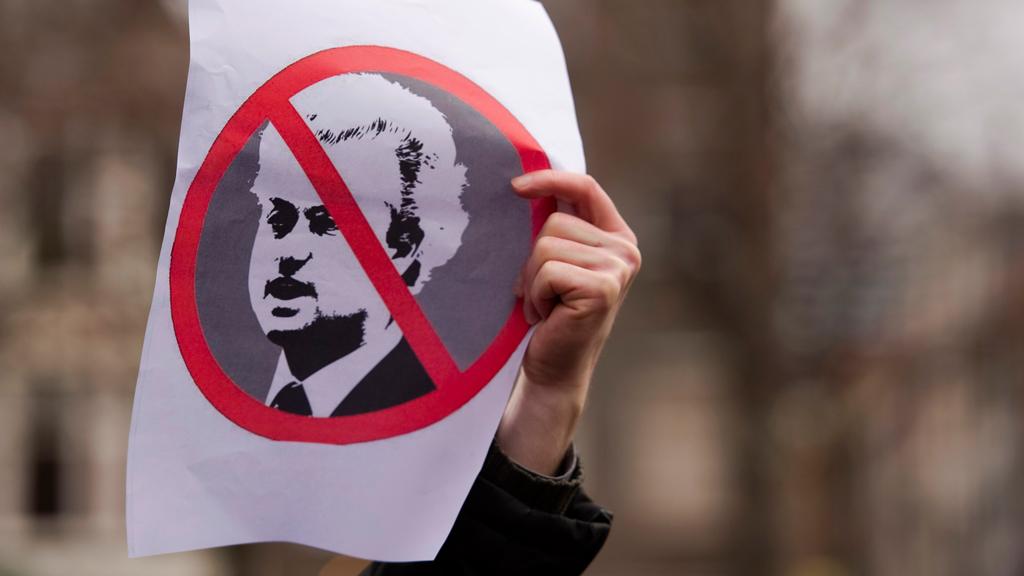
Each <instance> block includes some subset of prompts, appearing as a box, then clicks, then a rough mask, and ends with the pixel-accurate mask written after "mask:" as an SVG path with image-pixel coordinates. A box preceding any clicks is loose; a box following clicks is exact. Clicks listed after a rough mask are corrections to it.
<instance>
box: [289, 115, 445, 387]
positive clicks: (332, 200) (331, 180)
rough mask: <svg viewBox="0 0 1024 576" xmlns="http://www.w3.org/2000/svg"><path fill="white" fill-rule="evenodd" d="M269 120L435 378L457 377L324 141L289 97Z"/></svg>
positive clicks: (442, 383) (441, 382) (439, 382)
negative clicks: (324, 147)
mask: <svg viewBox="0 0 1024 576" xmlns="http://www.w3.org/2000/svg"><path fill="white" fill-rule="evenodd" d="M270 121H271V122H272V123H273V124H274V127H275V128H277V131H278V133H279V134H280V135H281V138H283V139H284V141H285V142H286V143H287V144H288V147H289V148H290V149H291V151H292V154H293V155H294V156H295V158H296V160H298V161H299V165H300V166H302V169H303V170H304V171H305V172H306V176H307V177H309V181H310V182H311V183H312V184H313V187H314V188H315V189H316V191H317V193H318V194H319V195H320V199H321V200H323V202H324V206H325V207H326V208H327V210H328V212H330V213H331V216H332V217H333V218H334V221H335V222H336V223H337V225H338V229H339V230H340V231H341V233H342V235H343V236H344V237H345V240H346V241H347V242H348V245H349V247H351V248H352V251H353V252H354V253H355V255H356V259H358V260H359V263H360V264H361V265H362V267H363V270H364V271H365V272H366V275H367V276H368V277H369V278H370V282H372V283H373V287H374V288H376V289H377V292H378V293H379V294H380V296H381V298H382V299H383V300H384V303H385V304H386V305H387V307H388V310H389V311H390V312H391V316H392V317H393V318H394V319H395V322H397V323H398V326H399V328H401V329H402V335H403V336H405V339H406V340H407V341H408V342H409V345H410V346H412V349H413V352H415V353H416V357H417V358H419V360H420V363H421V364H423V368H424V369H426V371H427V374H429V375H430V378H431V380H433V381H434V384H435V385H436V386H437V387H438V388H440V387H443V386H445V385H447V384H448V383H449V382H452V381H453V380H454V379H455V378H456V376H457V375H458V374H459V368H458V366H457V365H456V364H455V360H453V359H452V357H451V354H449V353H448V349H447V348H445V345H444V343H443V342H442V341H441V338H440V336H438V335H437V332H436V331H435V330H434V327H433V326H432V325H431V324H430V321H429V320H427V316H426V314H424V313H423V310H422V309H421V308H420V306H419V304H418V303H417V302H416V299H415V298H414V297H413V295H412V293H411V292H410V291H409V287H408V285H406V283H405V281H404V280H402V277H401V275H400V274H399V273H398V270H397V269H396V268H395V266H394V264H392V262H391V258H390V257H389V256H388V254H387V252H386V251H385V250H384V247H383V246H382V245H381V243H380V240H378V239H377V235H376V234H375V233H374V232H373V228H371V227H370V223H369V222H367V221H366V217H365V216H364V215H363V212H362V210H361V209H360V208H359V205H358V204H357V203H356V199H355V198H354V197H353V196H352V192H351V191H349V189H348V186H347V185H346V184H345V181H344V179H343V178H342V176H341V175H339V174H338V171H337V169H336V168H335V166H334V163H333V162H331V159H330V158H329V157H328V156H327V153H326V152H325V151H324V149H323V146H322V145H321V144H320V141H319V140H317V138H316V136H315V135H314V134H313V133H312V132H311V131H310V129H309V126H307V125H306V122H305V121H304V120H303V119H302V117H301V116H299V113H298V112H296V111H295V108H294V107H293V106H292V105H291V104H290V103H289V102H284V103H280V104H278V106H277V107H275V108H274V110H273V111H272V113H271V115H270Z"/></svg>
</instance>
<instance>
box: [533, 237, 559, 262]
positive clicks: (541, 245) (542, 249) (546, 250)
mask: <svg viewBox="0 0 1024 576" xmlns="http://www.w3.org/2000/svg"><path fill="white" fill-rule="evenodd" d="M557 247H558V239H557V238H556V237H554V236H541V237H540V238H538V239H537V245H536V247H535V248H534V253H535V254H536V255H537V256H538V257H539V258H542V259H547V257H548V256H550V255H551V253H553V252H554V251H555V249H556V248H557Z"/></svg>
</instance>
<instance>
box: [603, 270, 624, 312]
mask: <svg viewBox="0 0 1024 576" xmlns="http://www.w3.org/2000/svg"><path fill="white" fill-rule="evenodd" d="M597 292H598V296H599V302H600V303H601V305H602V306H603V307H604V308H612V307H613V306H614V305H615V303H616V302H618V301H619V294H620V293H621V292H622V285H621V284H620V283H619V279H618V278H616V277H615V276H614V275H612V274H600V275H598V282H597Z"/></svg>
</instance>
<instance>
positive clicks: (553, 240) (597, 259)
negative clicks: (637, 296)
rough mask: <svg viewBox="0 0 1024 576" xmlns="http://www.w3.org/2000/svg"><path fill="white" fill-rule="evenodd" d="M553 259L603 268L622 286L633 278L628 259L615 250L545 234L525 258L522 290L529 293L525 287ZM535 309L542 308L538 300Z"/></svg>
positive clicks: (603, 270)
mask: <svg viewBox="0 0 1024 576" xmlns="http://www.w3.org/2000/svg"><path fill="white" fill-rule="evenodd" d="M552 260H556V261H559V262H565V263H566V264H572V265H573V266H577V267H579V268H585V269H587V270H595V271H602V272H606V273H608V274H612V275H614V276H615V277H616V278H618V279H619V282H620V283H621V284H622V285H623V286H627V285H628V284H629V283H630V281H631V280H632V274H633V273H632V270H631V268H630V266H629V265H628V264H627V262H626V261H625V260H623V259H622V258H620V257H619V256H618V255H617V254H616V253H615V252H614V251H612V250H608V249H605V248H595V247H593V246H588V245H586V244H580V243H579V242H574V241H572V240H567V239H565V238H559V237H557V236H543V237H541V238H540V239H539V240H538V241H537V244H536V246H534V248H533V251H532V252H531V253H530V257H529V258H528V259H527V261H526V267H525V268H524V269H523V273H522V278H523V280H522V282H523V284H522V286H521V287H520V291H521V292H523V291H525V292H528V290H527V289H526V288H525V287H527V286H531V285H532V284H533V282H534V281H535V278H536V276H537V272H538V271H539V270H540V268H541V267H542V266H543V265H544V264H545V263H546V262H550V261H552ZM533 305H534V308H536V309H538V310H539V306H538V305H537V303H536V302H534V303H533Z"/></svg>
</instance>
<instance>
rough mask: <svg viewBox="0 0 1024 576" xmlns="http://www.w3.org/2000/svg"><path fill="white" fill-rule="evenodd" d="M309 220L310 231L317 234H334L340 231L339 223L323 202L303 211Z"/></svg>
mask: <svg viewBox="0 0 1024 576" xmlns="http://www.w3.org/2000/svg"><path fill="white" fill-rule="evenodd" d="M303 214H304V215H305V216H306V219H307V220H309V231H310V232H312V233H313V234H316V235H317V236H334V235H335V234H336V233H337V232H338V225H337V224H336V223H335V222H334V218H332V217H331V213H330V212H328V211H327V208H325V207H324V205H323V204H321V205H319V206H313V207H312V208H306V210H305V211H304V212H303Z"/></svg>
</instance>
